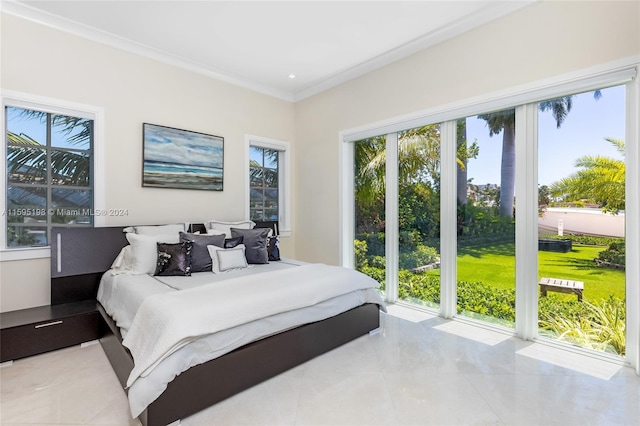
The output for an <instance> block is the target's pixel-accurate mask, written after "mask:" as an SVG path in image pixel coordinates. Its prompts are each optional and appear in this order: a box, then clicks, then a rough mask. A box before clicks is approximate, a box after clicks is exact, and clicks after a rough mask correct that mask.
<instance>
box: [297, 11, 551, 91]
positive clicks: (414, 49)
mask: <svg viewBox="0 0 640 426" xmlns="http://www.w3.org/2000/svg"><path fill="white" fill-rule="evenodd" d="M541 1H542V0H525V1H514V2H511V1H507V2H502V1H501V2H496V3H494V4H493V5H491V6H489V7H486V8H484V9H483V10H482V11H480V12H475V13H472V14H469V15H467V16H465V17H464V18H462V19H460V20H458V21H456V22H455V23H453V24H451V25H449V26H447V27H445V28H440V29H437V30H435V31H432V32H430V33H428V34H425V35H423V36H421V37H418V38H416V39H414V40H411V41H409V42H407V43H405V44H403V45H402V46H399V47H397V48H395V49H392V50H389V51H387V52H385V53H383V54H381V55H378V56H376V57H374V58H372V59H370V60H368V61H366V62H363V63H361V64H358V65H356V66H354V67H351V68H348V69H345V70H342V71H339V72H337V73H335V74H334V75H333V76H330V77H328V78H326V79H324V80H321V81H317V82H314V83H312V84H310V85H308V86H307V87H306V88H304V89H302V90H298V91H297V92H296V93H295V94H294V102H298V101H301V100H303V99H306V98H309V97H311V96H314V95H317V94H319V93H321V92H324V91H326V90H329V89H331V88H333V87H336V86H339V85H340V84H343V83H346V82H347V81H349V80H353V79H355V78H358V77H360V76H363V75H365V74H367V73H370V72H372V71H375V70H377V69H379V68H382V67H384V66H386V65H389V64H392V63H394V62H397V61H399V60H401V59H404V58H406V57H409V56H411V55H413V54H415V53H418V52H420V51H421V50H425V49H428V48H429V47H432V46H435V45H437V44H440V43H442V42H444V41H446V40H450V39H452V38H454V37H456V36H459V35H461V34H463V33H466V32H468V31H471V30H472V29H475V28H478V27H481V26H483V25H485V24H488V23H489V22H492V21H495V20H497V19H499V18H502V17H504V16H507V15H509V14H511V13H514V12H516V11H518V10H521V9H524V8H526V7H529V6H531V5H533V4H535V3H540V2H541Z"/></svg>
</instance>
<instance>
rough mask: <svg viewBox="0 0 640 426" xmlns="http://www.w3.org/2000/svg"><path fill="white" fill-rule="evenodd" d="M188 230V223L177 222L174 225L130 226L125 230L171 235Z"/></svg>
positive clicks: (141, 233)
mask: <svg viewBox="0 0 640 426" xmlns="http://www.w3.org/2000/svg"><path fill="white" fill-rule="evenodd" d="M186 230H187V226H186V223H176V224H172V225H144V226H128V227H126V228H124V229H123V230H122V231H123V232H127V233H129V232H133V233H135V234H138V235H163V236H164V235H169V234H173V233H174V232H175V233H176V234H177V233H179V232H181V231H182V232H185V231H186Z"/></svg>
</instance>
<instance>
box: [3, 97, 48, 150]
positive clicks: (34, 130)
mask: <svg viewBox="0 0 640 426" xmlns="http://www.w3.org/2000/svg"><path fill="white" fill-rule="evenodd" d="M6 113H7V142H8V143H9V144H14V143H18V144H21V145H22V144H39V145H42V146H46V145H47V114H46V113H44V112H40V111H31V110H26V109H23V108H15V107H7V108H6Z"/></svg>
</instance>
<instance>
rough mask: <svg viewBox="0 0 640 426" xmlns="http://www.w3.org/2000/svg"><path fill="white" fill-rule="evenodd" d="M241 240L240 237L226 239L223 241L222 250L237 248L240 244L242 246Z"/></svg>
mask: <svg viewBox="0 0 640 426" xmlns="http://www.w3.org/2000/svg"><path fill="white" fill-rule="evenodd" d="M242 240H243V238H242V237H241V236H240V237H235V238H227V239H226V240H224V248H226V249H230V248H234V247H236V246H239V245H240V244H242Z"/></svg>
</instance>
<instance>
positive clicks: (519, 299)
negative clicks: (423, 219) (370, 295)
mask: <svg viewBox="0 0 640 426" xmlns="http://www.w3.org/2000/svg"><path fill="white" fill-rule="evenodd" d="M635 75H636V70H635V68H633V67H630V68H628V69H625V70H622V71H616V72H611V73H609V74H607V73H605V74H602V75H589V74H586V75H577V76H575V77H574V78H573V79H572V80H571V81H570V83H567V81H566V80H560V81H559V82H558V83H557V84H556V85H555V86H553V85H551V86H550V85H547V84H545V85H544V86H543V87H541V88H539V89H528V90H529V91H528V92H526V93H520V92H518V91H517V90H514V93H516V94H515V95H513V96H511V97H499V98H496V99H492V98H488V99H486V100H485V101H484V102H477V100H474V101H473V102H474V103H469V104H468V105H464V106H461V107H459V108H457V109H448V108H443V109H442V110H432V111H427V112H425V113H424V115H423V116H421V117H420V118H418V117H416V115H415V114H413V115H411V116H410V117H407V118H406V119H405V120H403V119H402V118H394V119H393V120H387V121H385V122H381V123H373V124H371V125H370V127H369V128H364V129H363V128H357V129H353V130H346V131H344V132H342V133H341V139H342V140H343V142H345V143H344V146H343V150H342V179H343V181H342V182H341V189H342V194H341V198H342V206H343V217H342V221H343V222H342V246H341V254H342V264H343V265H344V266H351V267H354V266H355V267H357V268H358V269H360V270H363V272H366V273H367V274H369V275H371V276H373V277H374V278H376V279H378V280H379V281H380V280H384V285H385V286H386V289H385V295H386V299H387V300H388V301H390V302H395V301H398V303H402V302H404V303H407V302H410V303H411V304H412V305H415V304H416V302H417V303H419V304H422V305H427V306H433V305H439V313H440V315H441V316H443V317H445V318H452V317H458V318H460V317H465V318H466V319H467V320H468V319H469V318H473V320H475V321H477V320H481V321H482V323H483V325H486V324H487V321H488V322H490V323H492V324H493V325H494V326H497V327H500V328H502V329H505V326H506V328H508V329H512V330H513V331H514V333H515V334H516V335H518V336H520V337H522V338H524V339H527V340H533V339H541V340H548V339H547V338H548V337H552V338H555V339H558V340H565V341H568V343H569V345H568V346H571V347H575V345H576V344H577V345H579V346H582V347H583V348H584V349H588V350H591V351H593V350H595V351H598V352H600V354H599V355H598V356H602V353H601V352H603V351H604V352H607V353H608V354H610V355H611V354H615V355H617V356H618V357H624V358H626V360H627V361H628V362H630V363H631V364H632V365H634V367H635V368H636V371H640V356H638V353H640V342H639V341H638V329H639V328H640V323H639V322H638V318H639V317H638V315H637V313H638V311H639V309H640V308H639V306H640V303H639V302H640V297H639V296H640V292H639V291H638V286H637V282H638V268H637V267H636V265H635V264H633V263H632V262H631V264H630V263H629V262H627V264H626V268H625V269H624V270H623V269H622V268H621V267H620V266H624V265H623V263H624V262H625V260H628V259H637V258H638V249H639V246H638V243H637V241H639V240H640V232H639V228H638V226H637V223H640V222H639V221H638V217H639V214H640V212H639V211H638V208H637V206H638V193H637V191H635V192H634V191H633V190H631V191H630V190H629V188H630V187H633V186H634V185H635V187H637V182H638V174H637V173H636V170H635V169H634V168H633V167H629V168H626V167H625V164H627V163H629V164H637V161H638V146H637V140H638V136H637V135H638V127H637V117H638V114H637V99H638V98H637V96H638V91H639V90H638V83H637V80H634V76H635ZM620 84H623V85H622V86H620ZM594 89H595V92H594ZM594 94H598V95H601V96H602V99H601V100H599V101H597V102H596V101H594V100H593V98H594ZM568 98H571V101H572V105H573V107H574V110H572V111H573V112H571V114H568V115H567V114H562V115H561V117H562V118H564V115H567V116H568V120H566V122H564V124H563V125H562V126H560V122H559V121H558V119H557V117H552V118H553V120H551V119H550V118H549V117H546V116H545V115H544V114H547V115H549V113H548V111H553V112H554V113H558V112H560V113H562V112H563V111H562V109H561V108H559V107H558V106H556V104H560V103H561V102H563V101H565V100H567V99H568ZM583 98H584V99H583ZM596 98H598V96H596ZM625 101H626V102H625ZM582 104H584V106H585V108H584V109H583V108H578V106H580V105H582ZM548 105H552V106H551V107H549V106H548ZM586 106H589V107H590V108H592V107H598V111H597V112H592V113H591V115H589V114H587V112H588V111H587V110H586ZM569 107H571V105H569V106H568V107H567V111H568V108H569ZM592 109H593V108H592ZM584 111H587V112H584ZM583 112H584V113H583ZM624 117H626V118H627V119H626V120H624ZM507 118H508V120H506V121H505V119H507ZM554 120H555V121H554ZM569 121H575V122H576V123H578V125H577V126H574V127H576V132H575V133H574V134H571V133H569V132H570V131H571V130H572V125H571V123H569ZM434 122H435V123H440V124H439V128H440V170H439V172H438V174H437V179H433V182H436V183H437V184H438V185H439V187H440V189H441V191H440V203H439V208H438V206H437V203H435V205H434V206H433V207H435V208H434V209H433V210H434V212H436V211H438V210H439V214H440V217H439V227H440V251H439V257H440V272H439V279H440V288H439V294H438V288H437V286H435V285H432V286H429V285H428V284H429V281H428V280H430V279H432V278H434V279H435V278H437V277H436V276H435V275H436V274H435V273H434V272H433V271H432V270H424V271H423V270H421V269H420V270H410V271H405V270H403V268H399V266H401V265H400V261H401V255H402V253H403V252H407V253H410V254H412V255H417V254H418V253H419V252H420V251H419V250H417V249H416V248H413V249H411V250H406V247H407V245H408V244H407V241H406V239H403V238H402V237H403V231H405V230H408V231H411V230H412V229H413V230H415V229H418V230H421V228H420V227H419V226H418V227H412V226H409V227H407V226H405V225H406V224H407V223H409V222H410V221H413V220H414V219H415V218H416V217H417V216H416V214H415V212H420V213H425V212H428V210H429V208H428V204H427V203H426V201H427V200H429V199H430V198H429V197H426V196H424V195H425V193H421V196H420V197H416V196H414V194H412V193H406V191H405V189H406V188H407V187H408V186H407V183H409V184H410V185H414V186H415V185H416V184H417V183H420V182H428V180H424V178H426V176H427V175H426V174H425V175H421V174H418V175H416V176H412V177H411V179H408V180H406V179H405V181H406V182H403V174H402V172H401V168H402V162H401V161H399V160H398V159H394V160H392V161H389V157H390V156H391V153H392V152H395V151H400V150H401V148H402V140H401V139H402V132H403V131H405V132H409V130H406V129H413V128H416V126H417V127H418V128H419V126H421V125H422V126H426V125H428V124H429V123H434ZM388 123H391V124H388ZM505 123H507V124H509V126H508V129H507V126H506V125H505ZM494 124H499V125H497V126H493V125H494ZM507 130H508V132H507ZM511 133H513V134H511ZM602 134H604V136H600V135H602ZM378 135H386V138H387V144H386V147H385V149H386V155H385V157H386V165H387V168H386V170H383V169H382V168H380V171H381V175H380V179H378V180H379V181H380V182H381V183H384V184H385V186H386V189H387V190H386V191H385V192H384V193H383V191H379V193H380V198H379V200H378V204H379V205H380V206H382V205H385V204H386V205H387V208H386V209H385V216H384V223H385V227H384V229H383V228H382V226H379V227H378V228H376V232H377V234H378V236H386V238H385V240H384V242H385V246H386V247H385V249H386V253H387V255H386V256H385V257H382V256H380V255H379V256H377V257H376V256H373V255H371V254H373V253H371V252H369V251H364V250H369V249H370V247H368V246H366V247H364V246H363V247H359V246H358V244H357V242H356V244H354V240H363V238H362V237H363V236H364V233H363V230H364V229H368V228H370V227H371V226H372V225H375V224H376V223H375V221H374V220H372V218H371V217H369V218H366V221H360V222H359V221H358V220H359V219H361V218H365V216H363V215H362V214H361V213H362V212H361V211H360V210H359V209H360V205H361V203H362V201H363V200H364V198H362V197H363V196H362V195H360V194H359V193H358V192H357V191H355V190H357V189H358V184H359V182H360V181H359V179H361V172H360V171H361V170H374V168H373V167H367V164H368V163H367V162H366V161H365V162H364V163H362V164H359V163H358V161H359V160H360V159H361V155H360V151H362V149H361V148H363V146H361V144H362V141H365V140H375V138H376V137H379V136H378ZM396 135H398V137H397V138H395V139H393V140H392V141H391V143H389V139H390V137H392V136H396ZM492 135H493V136H494V138H493V140H491V137H490V136H492ZM495 136H497V137H498V138H497V139H498V140H497V141H496V138H495ZM554 137H555V138H556V139H555V140H554V139H553V138H554ZM605 137H606V138H608V139H607V140H605V141H604V143H603V138H605ZM592 139H595V140H594V142H593V143H592V142H591V140H592ZM500 140H502V143H500ZM626 141H629V142H626ZM462 142H464V143H462ZM507 142H509V144H508V145H509V147H511V148H512V149H511V150H510V152H509V155H506V154H505V153H504V152H501V149H502V148H504V145H505V144H506V143H507ZM625 142H626V143H625ZM591 144H593V145H594V146H595V147H596V149H595V150H591V149H590V148H589V147H590V146H591ZM465 145H466V146H465ZM434 146H435V144H434ZM567 147H569V149H568V150H567V153H564V151H563V150H565V149H566V148H567ZM462 148H465V149H462ZM607 148H608V149H609V150H610V151H605V150H606V149H607ZM382 152H383V151H382V150H379V151H375V152H374V153H373V154H374V155H377V156H378V157H379V158H382V156H381V155H380V153H382ZM505 156H506V157H508V158H507V159H508V160H511V161H507V162H505V161H504V158H505ZM426 158H428V155H426V154H421V155H420V157H419V159H426ZM576 159H578V160H576ZM558 161H564V162H565V163H566V162H567V161H568V164H564V163H563V164H562V165H556V164H557V162H558ZM380 162H381V160H380ZM574 162H575V163H574ZM369 163H370V164H374V163H373V162H369ZM600 163H602V164H603V165H606V168H605V167H600ZM354 164H355V165H356V167H354ZM390 164H391V165H393V164H398V167H397V168H395V167H393V169H395V170H396V171H398V172H399V173H397V174H391V173H390V172H391V169H392V168H391V167H389V165H390ZM461 164H464V172H465V173H464V174H462V173H459V172H460V168H461V167H460V166H461ZM596 166H597V167H596ZM591 169H594V170H591ZM434 170H435V169H434ZM625 170H626V172H625ZM593 171H597V172H598V173H599V174H600V175H602V176H601V177H605V178H606V179H604V180H603V182H602V183H603V184H604V185H599V184H600V182H599V181H598V180H596V179H595V178H594V177H593V176H592V175H589V177H588V178H586V179H582V180H583V181H585V182H586V183H587V185H580V186H579V187H578V189H576V190H573V189H572V188H571V185H569V186H567V185H565V184H566V183H572V182H573V181H574V180H575V179H563V177H567V176H568V177H572V176H574V175H575V176H577V177H581V176H583V175H584V173H586V172H593ZM507 172H509V173H507ZM623 172H624V173H623ZM507 175H508V176H507ZM600 175H599V176H600ZM578 183H582V182H578ZM458 184H461V185H460V187H461V188H462V191H460V188H458ZM556 186H557V187H558V188H556V189H554V188H555V187H556ZM565 186H567V187H565ZM573 186H575V185H573ZM600 186H602V187H600ZM435 187H436V186H435V185H434V188H435ZM389 188H397V192H394V191H389ZM625 188H626V193H625ZM599 189H602V191H596V190H599ZM547 192H549V195H548V196H545V193H547ZM625 194H626V199H625ZM354 195H355V197H354ZM349 197H352V198H355V199H352V200H350V199H349ZM547 198H548V201H544V200H546V199H547ZM396 200H397V203H396ZM461 200H462V201H461ZM465 200H466V202H464V201H465ZM434 201H435V199H434ZM541 203H542V204H549V205H550V204H551V203H555V204H559V203H565V204H566V203H572V205H570V206H569V207H567V208H573V209H576V208H577V207H579V208H580V209H581V210H580V213H587V210H588V209H587V208H588V207H589V206H590V205H593V206H592V207H593V210H597V211H596V213H597V214H598V216H599V217H600V216H602V217H604V216H607V217H608V219H612V220H613V219H615V222H616V223H617V224H619V225H620V226H619V227H620V230H621V231H620V232H619V233H617V234H614V233H612V232H613V231H607V230H605V229H604V227H603V226H599V225H596V224H595V223H593V220H594V218H595V214H591V216H589V221H590V222H589V226H590V227H591V229H592V230H591V231H590V235H588V236H587V235H586V234H585V231H583V230H580V229H579V230H578V231H576V232H577V234H576V235H575V238H571V242H572V243H573V249H570V251H568V252H567V253H556V252H550V253H547V252H538V248H539V247H540V246H541V244H543V243H544V244H547V242H545V241H540V240H544V239H546V238H548V239H550V240H552V241H551V242H552V243H555V242H557V241H556V240H557V239H558V237H557V236H555V235H553V236H552V235H547V234H549V233H550V231H548V230H547V231H545V229H546V228H544V221H545V220H547V219H553V218H551V207H545V211H544V212H542V211H541V210H540V204H541ZM390 204H395V207H396V208H395V209H393V208H389V207H388V206H389V205H390ZM414 205H415V206H423V207H420V208H412V209H406V208H405V207H406V206H414ZM380 208H381V207H380ZM380 208H378V210H380ZM553 208H564V207H560V206H555V207H553ZM623 210H624V211H623ZM380 211H382V210H380ZM366 213H367V214H369V215H370V212H366ZM589 213H591V212H590V211H589ZM613 213H615V214H613ZM370 216H371V215H370ZM609 216H613V217H609ZM622 216H624V218H626V220H624V218H623V217H622ZM516 217H517V220H516ZM562 219H563V220H562V222H561V223H559V222H558V220H557V218H556V219H554V220H553V224H552V225H553V226H552V228H553V233H556V232H561V231H562V230H564V237H566V236H567V229H569V223H568V219H567V217H566V216H563V217H562ZM571 225H572V226H574V227H575V226H577V225H575V224H571ZM594 226H595V227H597V228H598V229H597V230H596V231H593V228H594ZM428 228H436V225H435V224H434V225H432V226H431V227H427V229H428ZM575 229H578V228H575ZM397 232H399V233H400V235H399V237H400V238H397V237H398V235H395V234H394V233H397ZM422 234H424V231H422V230H421V232H420V235H419V236H421V237H422V244H423V245H425V243H427V244H426V245H431V244H428V241H427V239H425V238H423V237H424V235H422ZM578 234H579V235H578ZM591 234H597V235H591ZM409 235H410V236H416V235H418V234H416V233H415V232H414V233H410V234H409ZM392 236H393V238H392ZM434 236H435V235H434ZM542 237H544V238H542ZM551 237H553V238H551ZM562 239H563V238H562V236H561V238H560V240H562ZM564 239H567V238H564ZM373 240H375V238H371V237H370V236H367V242H369V241H373ZM403 242H404V244H403ZM408 242H409V243H412V242H413V241H412V240H409V241H408ZM560 242H563V241H560ZM594 244H595V245H594ZM434 246H435V245H434ZM625 246H626V248H625ZM379 252H380V253H381V250H379ZM394 252H395V254H394V255H393V256H390V255H389V253H394ZM625 252H626V255H625ZM398 253H399V255H398ZM598 254H601V256H600V257H602V259H596V261H594V258H596V257H597V256H598ZM363 255H364V256H363ZM369 255H371V256H369ZM604 255H606V258H605V257H604ZM612 259H613V260H612ZM421 263H422V261H421ZM609 263H612V264H614V265H607V264H609ZM363 265H364V267H363ZM602 265H605V266H607V267H608V266H613V267H612V268H610V269H609V270H605V269H603V266H602ZM616 268H617V269H616ZM399 269H400V270H399ZM385 270H386V271H385ZM389 270H395V271H397V270H399V273H395V272H394V273H391V274H390V273H389ZM385 272H386V273H385ZM408 273H409V274H408ZM398 275H399V276H400V280H397V279H396V282H397V284H399V285H394V282H393V279H394V278H395V277H397V276H398ZM432 275H433V276H432ZM543 277H550V278H561V279H563V280H564V281H571V282H577V281H580V282H581V283H582V281H584V284H585V287H584V288H585V289H586V288H587V286H588V287H589V294H587V293H586V290H585V292H584V294H583V292H581V291H580V292H578V291H573V289H572V291H571V293H570V294H563V293H562V292H561V294H556V293H558V291H559V290H564V288H562V286H561V285H556V287H553V288H551V289H549V288H546V289H545V288H543V287H541V286H539V283H542V282H543V281H542V278H543ZM405 278H406V280H407V282H408V283H409V285H410V288H411V290H412V291H413V290H416V291H418V292H419V293H420V295H419V297H404V296H403V294H402V291H403V285H404V283H403V280H404V279H405ZM614 278H615V280H614ZM547 287H549V286H547ZM576 288H579V289H581V288H582V287H576ZM428 289H432V291H431V290H430V291H425V290H428ZM541 290H544V291H541ZM547 292H548V293H549V294H547ZM551 293H552V294H551ZM577 296H578V297H577ZM583 297H584V299H583ZM434 302H437V304H436V303H434ZM434 307H436V306H434ZM538 308H539V309H538ZM625 312H626V314H625ZM601 313H602V314H601ZM630 313H631V314H630ZM587 318H588V320H587ZM610 318H613V320H614V321H615V325H613V324H608V323H605V322H606V321H609V319H610ZM585 320H586V322H587V323H588V324H584V322H585ZM570 321H571V324H569V322H570ZM556 323H562V324H561V325H565V324H569V326H570V328H571V327H572V328H573V329H575V330H567V329H560V328H559V327H556ZM625 323H626V324H625ZM583 325H584V326H583ZM605 325H606V327H607V330H606V332H607V333H609V334H607V335H604V333H603V332H602V331H603V330H604V329H605ZM570 331H577V332H578V333H580V332H584V333H591V334H593V335H594V336H593V337H594V339H592V338H591V336H587V337H588V339H584V338H583V337H584V336H578V339H574V338H573V337H572V336H569V335H568V333H569V332H570ZM601 338H604V340H602V339H601ZM598 339H600V340H598ZM615 355H614V356H613V357H612V358H614V359H615Z"/></svg>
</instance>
